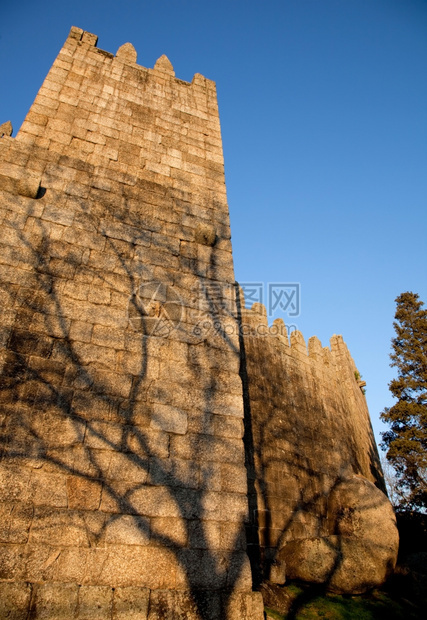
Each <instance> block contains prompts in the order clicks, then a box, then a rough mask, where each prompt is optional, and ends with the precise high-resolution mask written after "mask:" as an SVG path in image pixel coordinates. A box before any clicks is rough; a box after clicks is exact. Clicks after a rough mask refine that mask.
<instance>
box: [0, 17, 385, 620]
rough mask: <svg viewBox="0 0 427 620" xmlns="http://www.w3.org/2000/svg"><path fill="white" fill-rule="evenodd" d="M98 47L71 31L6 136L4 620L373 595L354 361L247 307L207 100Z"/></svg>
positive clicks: (1, 460) (230, 611)
mask: <svg viewBox="0 0 427 620" xmlns="http://www.w3.org/2000/svg"><path fill="white" fill-rule="evenodd" d="M96 43H97V38H96V36H95V35H93V34H91V33H88V32H84V31H83V30H81V29H79V28H72V29H71V32H70V34H69V36H68V38H67V40H66V42H65V44H64V47H63V48H62V50H61V51H60V53H59V55H58V57H57V59H56V60H55V62H54V64H53V66H52V68H51V70H50V71H49V74H48V76H47V78H46V80H45V81H44V83H43V85H42V87H41V89H40V91H39V93H38V95H37V97H36V99H35V101H34V104H33V105H32V107H31V109H30V111H29V113H28V115H27V117H26V119H25V121H24V123H23V125H22V127H21V129H20V131H19V132H18V134H17V137H16V138H12V137H11V126H10V123H5V124H3V125H1V126H0V216H1V236H0V286H1V298H0V303H1V326H0V371H1V384H0V403H1V412H0V425H1V433H0V617H13V618H23V619H24V618H25V619H26V618H28V617H31V618H34V619H35V620H37V619H38V618H51V619H52V620H53V619H54V618H55V620H57V619H59V618H67V619H69V618H79V619H80V620H83V619H85V618H94V617H96V618H114V619H119V618H126V620H131V619H134V618H135V620H136V619H137V618H138V620H147V619H149V620H163V619H169V618H171V619H172V618H181V617H185V618H187V619H188V620H223V619H229V620H231V619H233V620H234V619H236V618H239V620H261V618H262V617H263V602H262V597H261V594H260V593H259V592H254V591H253V586H254V585H255V586H258V585H259V584H260V583H261V582H262V580H265V579H270V580H271V581H274V582H276V583H283V581H284V578H285V576H286V577H297V578H303V579H306V580H307V581H315V582H316V581H319V582H322V583H325V582H328V583H329V584H330V585H331V586H332V587H333V588H335V589H338V590H340V591H358V588H359V590H360V591H362V590H363V587H361V585H360V581H361V578H360V570H361V569H364V571H365V573H366V572H367V571H366V566H374V568H375V571H374V574H369V575H368V577H367V582H368V583H369V584H371V585H372V584H375V583H377V582H380V581H381V580H383V579H384V578H385V575H386V574H387V571H388V570H389V567H390V565H392V564H393V562H394V560H395V551H396V544H397V543H396V537H395V528H394V525H393V517H392V515H391V514H390V510H391V508H390V505H389V503H388V501H387V499H386V498H385V496H384V494H383V493H382V492H381V491H380V490H378V489H377V488H376V487H375V485H377V486H378V487H379V488H383V486H382V478H381V471H380V468H379V464H378V456H377V453H376V447H375V441H374V438H373V434H372V429H371V427H370V422H369V414H368V411H367V408H366V402H365V399H364V396H363V394H362V393H361V391H360V387H359V384H358V381H357V378H356V376H355V370H356V369H355V366H354V363H353V361H352V360H351V357H350V355H349V353H348V350H347V348H346V346H345V344H344V343H343V341H342V339H340V337H334V338H333V339H332V341H331V351H330V350H329V349H326V350H325V349H322V347H321V345H320V342H319V341H318V340H317V339H310V341H309V347H308V349H309V353H308V355H307V350H306V347H305V343H304V341H303V338H302V336H301V335H300V334H296V333H295V334H292V336H291V346H289V342H288V340H287V337H286V336H285V333H286V330H285V328H284V326H283V324H281V323H280V322H279V323H277V322H276V323H275V324H274V325H273V326H272V328H274V329H273V331H275V332H276V333H275V334H274V333H271V332H272V328H268V325H267V318H266V316H265V310H264V309H263V308H262V307H261V306H259V305H258V306H255V307H254V308H253V309H252V310H245V309H242V307H243V301H242V299H241V295H240V293H239V291H238V289H236V286H235V281H234V271H233V261H232V254H231V241H230V227H229V217H228V206H227V199H226V190H225V181H224V168H223V155H222V143H221V134H220V125H219V117H218V107H217V100H216V91H215V84H214V83H213V82H211V81H209V80H207V79H205V78H204V77H203V76H201V75H199V74H196V75H195V76H194V78H193V81H192V82H191V83H187V82H184V81H182V80H179V79H177V78H176V77H175V74H174V71H173V68H172V65H171V63H170V62H169V60H168V59H167V58H166V57H165V56H162V57H161V58H160V59H159V60H158V61H157V62H156V64H155V67H154V68H153V69H146V68H144V67H142V66H140V65H138V64H137V63H136V60H137V57H136V52H135V49H134V48H133V46H132V45H131V44H129V43H126V44H125V45H123V46H122V47H120V48H119V50H118V51H117V53H116V55H113V54H110V53H108V52H105V51H103V50H100V49H98V48H97V47H96ZM260 327H261V328H262V329H260ZM378 524H379V525H378ZM377 526H379V527H381V529H382V534H383V536H382V539H383V542H384V544H383V548H382V550H378V548H377V547H375V545H373V544H372V541H371V537H372V532H374V531H376V528H377ZM387 528H388V529H387ZM393 528H394V529H393ZM386 532H388V534H387V535H386V534H385V533H386ZM316 554H317V556H316ZM319 557H320V560H319ZM355 558H356V560H355ZM357 558H359V563H358V564H357ZM360 558H362V561H360ZM319 565H321V566H322V570H323V573H322V572H321V571H320V572H319V571H318V572H317V573H313V567H316V566H319ZM355 567H356V568H355ZM378 567H379V568H378ZM298 571H299V572H298ZM304 571H305V572H304ZM310 571H311V572H310ZM325 571H326V572H325ZM357 571H359V572H357ZM347 574H356V575H357V579H356V580H354V579H353V582H351V583H350V585H349V584H348V579H347V582H346V577H345V575H347ZM343 575H344V577H343ZM362 585H363V584H362ZM365 585H366V584H365Z"/></svg>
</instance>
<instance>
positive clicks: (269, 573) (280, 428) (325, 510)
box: [238, 297, 393, 618]
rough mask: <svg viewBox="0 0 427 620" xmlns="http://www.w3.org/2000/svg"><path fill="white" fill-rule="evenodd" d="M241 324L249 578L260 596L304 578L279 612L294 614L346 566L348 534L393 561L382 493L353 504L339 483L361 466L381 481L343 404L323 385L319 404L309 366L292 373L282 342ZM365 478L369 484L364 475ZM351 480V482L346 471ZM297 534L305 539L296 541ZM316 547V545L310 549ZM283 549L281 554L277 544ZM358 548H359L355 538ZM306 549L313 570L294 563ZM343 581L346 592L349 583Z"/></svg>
mask: <svg viewBox="0 0 427 620" xmlns="http://www.w3.org/2000/svg"><path fill="white" fill-rule="evenodd" d="M242 305H243V300H242V299H240V298H239V297H238V310H239V314H240V320H241V323H242V324H245V322H244V321H243V320H242ZM242 333H245V337H243V336H241V339H240V348H241V369H240V374H241V378H242V383H243V394H244V406H245V450H246V465H247V470H248V483H249V484H248V486H249V488H248V496H249V517H250V518H249V523H248V524H247V539H248V553H249V558H250V561H251V568H252V575H253V581H254V585H255V587H256V588H259V589H261V591H262V592H263V596H264V597H266V601H267V603H266V604H267V605H268V596H269V595H268V587H269V585H270V584H271V582H273V583H278V584H280V583H281V584H283V583H284V581H285V578H286V579H289V578H291V579H292V578H297V579H304V577H303V576H302V575H303V574H304V573H305V581H306V582H307V583H311V584H312V586H311V587H307V588H305V589H304V590H303V591H302V593H301V595H300V596H298V597H297V598H296V599H295V600H294V601H293V603H292V605H291V607H290V608H289V607H288V608H287V613H288V614H289V615H288V616H287V617H289V618H294V617H296V615H297V613H298V611H299V610H300V609H301V608H302V607H303V606H304V605H305V604H306V603H307V602H308V601H309V600H311V599H313V598H316V597H317V596H319V594H321V593H322V592H326V591H327V590H328V589H332V590H333V589H334V588H336V587H337V585H336V584H337V579H339V580H341V581H342V579H343V573H344V572H345V571H346V570H347V568H348V557H349V545H352V544H353V542H354V545H355V548H356V546H357V544H358V540H357V537H358V536H360V537H361V539H360V540H361V541H362V540H365V541H366V542H367V544H368V545H369V544H371V545H375V553H376V554H377V555H376V560H375V561H376V562H378V564H380V563H381V562H383V561H384V562H386V564H387V566H386V568H385V573H388V574H389V573H390V572H391V571H392V569H393V566H392V563H393V562H392V560H391V559H390V560H389V559H387V555H388V554H390V553H392V552H391V549H390V546H389V544H388V543H389V541H387V543H385V544H384V545H383V544H382V542H381V540H378V537H377V534H376V532H377V527H376V523H375V514H376V511H377V510H382V507H383V506H384V502H385V503H387V502H386V497H385V496H384V495H382V496H381V493H379V491H375V490H372V489H371V490H369V488H368V491H367V492H368V497H365V496H363V493H362V495H361V496H360V502H359V505H358V506H357V509H356V511H355V508H354V506H353V504H352V501H353V499H352V498H351V488H350V490H349V489H347V491H345V490H344V491H343V489H344V487H345V484H350V487H351V484H352V483H351V482H350V483H348V482H346V481H348V480H350V481H351V480H353V479H357V475H356V476H355V474H361V473H362V472H364V473H365V474H366V473H367V471H366V468H367V469H368V470H369V472H370V473H372V474H373V477H375V479H376V480H377V483H378V485H377V486H378V487H379V488H380V490H383V484H382V476H381V475H380V474H381V470H380V469H378V468H379V461H378V454H377V451H376V448H375V444H374V443H372V442H371V443H370V445H369V448H368V452H369V453H368V454H367V463H366V462H363V463H362V462H361V461H360V455H359V453H358V449H357V446H356V445H354V443H353V441H352V437H353V430H352V427H351V424H352V422H351V421H346V420H345V418H344V420H343V419H341V416H340V415H338V411H339V410H340V409H341V410H342V411H346V408H345V404H343V403H342V402H341V401H340V397H339V395H338V394H336V395H335V394H331V395H330V396H329V401H328V402H327V403H326V405H325V403H324V402H323V400H322V398H321V397H320V396H319V390H320V388H319V386H318V385H317V381H318V380H319V378H318V377H316V376H315V375H314V374H313V376H311V374H310V372H314V371H309V370H308V368H307V364H305V365H304V371H303V373H302V374H301V373H300V372H299V371H298V366H295V365H292V363H293V360H292V362H289V360H288V363H289V366H287V364H286V363H284V362H282V359H283V358H284V356H285V355H287V351H286V350H284V349H283V347H284V346H285V345H284V344H283V343H281V342H280V341H277V343H276V344H274V342H273V340H272V337H269V338H270V341H269V342H265V341H264V340H265V338H263V337H262V336H260V335H256V332H255V333H253V334H251V332H250V324H249V326H248V329H247V330H246V331H245V330H242ZM267 337H268V336H267ZM304 373H305V374H304ZM320 380H322V378H320ZM307 381H309V382H311V383H309V384H308V383H307ZM282 386H285V387H283V388H282ZM330 389H331V390H332V387H331V388H330ZM326 407H328V408H329V409H330V411H328V410H326ZM331 412H332V415H331ZM343 421H344V423H345V424H348V425H349V426H348V428H347V427H346V426H345V424H344V425H343ZM363 468H365V469H363ZM366 483H367V485H368V487H369V485H370V483H369V482H368V481H366ZM355 484H359V482H358V481H357V480H356V483H355ZM360 484H362V483H360ZM343 485H344V486H343ZM362 486H363V485H362ZM358 492H360V489H359V490H358V491H357V493H358ZM371 492H372V494H371V495H369V493H371ZM343 493H344V495H343V499H346V497H347V496H346V493H347V494H348V493H350V497H347V499H349V501H350V503H349V505H345V504H344V503H343V504H342V505H340V495H342V494H343ZM357 493H355V494H354V496H356V494H357ZM356 505H357V502H356ZM390 517H391V518H390V527H392V521H393V519H392V516H391V515H390ZM359 522H364V523H365V527H366V524H368V522H369V526H370V531H371V534H372V540H368V539H367V538H366V532H364V531H363V529H362V530H361V531H360V532H359V533H357V532H355V526H356V528H357V524H358V523H359ZM363 536H365V538H363ZM368 538H369V537H368ZM304 540H307V545H306V547H305V548H304V547H303V544H304V543H303V541H304ZM310 541H312V545H313V546H312V548H311V549H310V544H311V542H310ZM300 544H301V547H299V545H300ZM316 546H318V549H319V551H318V552H314V551H313V549H314V548H316ZM285 548H286V549H287V550H288V551H287V555H286V554H285V553H284V552H283V550H284V549H285ZM302 549H304V551H305V553H304V551H302ZM360 550H361V557H362V556H363V552H364V548H363V545H361V549H360ZM310 554H312V555H310ZM382 556H384V557H382ZM307 558H311V561H312V567H313V568H314V570H311V568H310V567H309V566H306V567H305V570H304V571H303V570H301V565H302V564H304V563H306V564H308V562H307ZM346 558H347V559H346ZM365 559H366V558H365ZM287 562H289V567H287V566H286V563H287ZM292 563H294V564H295V565H296V568H297V570H296V573H297V575H299V576H297V577H292V570H295V566H294V567H292ZM361 564H363V560H361ZM316 566H317V569H316V568H315V567H316ZM319 566H320V567H321V569H320V570H319ZM288 568H289V574H288V570H287V569H288ZM363 580H364V578H363V577H361V579H360V583H359V584H358V587H359V590H358V591H364V588H365V586H366V588H369V587H370V583H372V575H369V578H368V577H367V578H366V582H365V583H363ZM341 586H342V584H341ZM266 587H267V589H266ZM349 588H350V589H349V591H351V585H349ZM275 591H276V592H280V588H279V587H276V589H275Z"/></svg>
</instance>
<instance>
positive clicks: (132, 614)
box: [112, 587, 150, 620]
mask: <svg viewBox="0 0 427 620" xmlns="http://www.w3.org/2000/svg"><path fill="white" fill-rule="evenodd" d="M149 598H150V591H149V590H148V589H147V588H134V587H127V588H115V590H114V599H113V615H112V620H147V617H148V604H149Z"/></svg>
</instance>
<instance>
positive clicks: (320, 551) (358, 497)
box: [278, 476, 399, 594]
mask: <svg viewBox="0 0 427 620" xmlns="http://www.w3.org/2000/svg"><path fill="white" fill-rule="evenodd" d="M327 518H328V527H329V530H330V534H329V535H328V536H323V537H317V538H306V539H299V540H294V541H292V542H289V543H287V544H286V545H285V546H284V547H283V549H281V550H280V552H279V554H278V556H279V558H280V562H282V563H284V565H285V567H286V569H285V570H286V577H287V578H289V579H299V580H302V581H307V582H311V583H322V584H325V585H326V586H327V588H328V589H329V590H331V591H333V592H338V593H343V594H358V593H362V592H365V591H366V590H369V589H371V588H373V587H377V586H380V585H381V584H383V583H384V581H385V580H386V578H387V577H388V576H389V575H390V573H391V572H392V570H393V568H394V566H395V564H396V559H397V549H398V542H399V541H398V533H397V528H396V519H395V516H394V512H393V509H392V507H391V504H390V502H389V501H388V499H387V497H386V496H385V495H384V493H382V491H380V490H379V489H377V488H376V487H375V485H374V484H372V483H371V482H370V481H369V480H366V478H363V477H361V476H353V477H352V478H349V479H346V480H343V481H341V482H340V483H339V484H338V485H337V487H336V488H335V489H334V490H333V491H332V492H331V493H330V496H329V498H328V517H327Z"/></svg>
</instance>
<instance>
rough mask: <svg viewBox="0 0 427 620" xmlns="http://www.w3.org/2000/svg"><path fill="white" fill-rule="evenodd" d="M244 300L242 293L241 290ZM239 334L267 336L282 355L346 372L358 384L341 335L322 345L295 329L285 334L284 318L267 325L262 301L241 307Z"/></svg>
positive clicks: (354, 367)
mask: <svg viewBox="0 0 427 620" xmlns="http://www.w3.org/2000/svg"><path fill="white" fill-rule="evenodd" d="M240 297H241V299H242V300H243V299H244V298H243V292H242V291H241V292H240ZM241 317H242V333H243V335H244V336H245V337H246V338H252V337H265V338H268V339H270V342H271V345H267V346H273V347H278V351H281V352H282V353H284V354H285V355H289V356H291V357H294V358H295V359H299V360H302V361H305V362H307V363H311V364H312V366H313V367H314V366H315V365H317V364H320V365H325V366H327V367H332V368H333V369H334V370H335V372H338V373H340V376H341V378H342V375H343V373H346V375H347V378H348V377H353V378H354V379H355V381H356V384H357V379H356V377H357V376H360V373H359V371H358V369H357V367H356V365H355V363H354V360H353V358H352V357H351V355H350V351H349V349H348V347H347V345H346V343H345V342H344V339H343V337H342V336H340V335H336V334H334V335H333V336H331V338H330V341H329V343H330V346H329V347H328V346H326V347H323V346H322V343H321V341H320V340H319V338H318V337H317V336H311V337H310V338H309V339H308V342H307V343H306V341H305V338H304V335H303V334H302V332H300V331H298V330H293V331H291V332H290V333H288V329H287V327H286V325H285V323H284V321H283V319H281V318H278V319H275V320H274V321H273V323H272V324H271V325H269V324H268V318H267V309H266V307H265V305H264V304H261V303H258V302H256V303H254V304H253V305H252V307H251V308H243V309H242V310H241Z"/></svg>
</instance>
